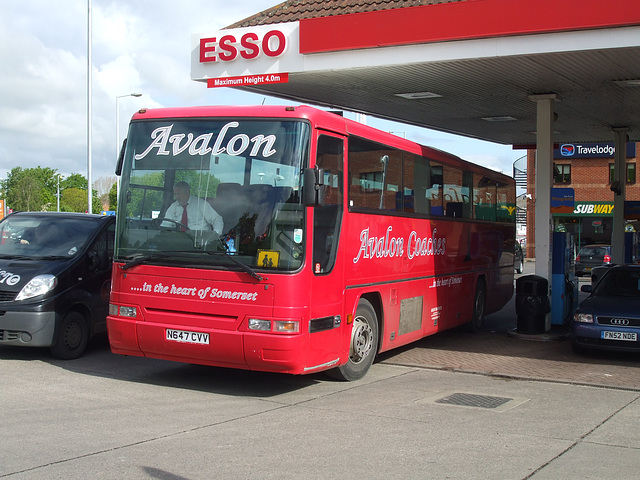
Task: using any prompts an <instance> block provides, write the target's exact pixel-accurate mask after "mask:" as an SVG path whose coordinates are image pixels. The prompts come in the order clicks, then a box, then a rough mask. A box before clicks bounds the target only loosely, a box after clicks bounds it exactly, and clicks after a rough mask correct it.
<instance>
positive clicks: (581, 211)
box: [573, 202, 613, 217]
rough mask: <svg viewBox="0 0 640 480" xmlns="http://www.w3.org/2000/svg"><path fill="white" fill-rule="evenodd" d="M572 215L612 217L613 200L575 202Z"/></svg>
mask: <svg viewBox="0 0 640 480" xmlns="http://www.w3.org/2000/svg"><path fill="white" fill-rule="evenodd" d="M573 216H584V217H612V216H613V202H576V203H575V205H574V207H573Z"/></svg>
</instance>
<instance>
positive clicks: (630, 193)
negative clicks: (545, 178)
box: [525, 143, 640, 258]
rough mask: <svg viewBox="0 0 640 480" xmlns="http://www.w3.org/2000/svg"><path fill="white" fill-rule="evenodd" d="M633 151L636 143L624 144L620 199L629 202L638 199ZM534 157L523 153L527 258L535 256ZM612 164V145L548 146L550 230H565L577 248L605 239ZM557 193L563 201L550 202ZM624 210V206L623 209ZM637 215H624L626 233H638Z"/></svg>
mask: <svg viewBox="0 0 640 480" xmlns="http://www.w3.org/2000/svg"><path fill="white" fill-rule="evenodd" d="M563 147H565V148H564V149H563ZM639 154H640V143H628V144H627V155H626V157H627V160H626V165H627V171H626V175H625V177H626V192H625V198H626V201H627V202H631V203H632V202H640V184H638V183H637V182H638V179H637V171H638V166H637V163H638V156H639ZM535 157H536V151H535V150H528V151H527V193H528V194H530V195H531V198H530V199H527V200H526V202H527V209H526V211H527V242H526V251H525V255H526V257H528V258H535V221H536V219H535V208H534V206H535V174H536V172H535ZM613 164H614V157H613V144H612V143H611V144H607V143H582V144H571V145H568V144H565V145H559V146H558V148H556V149H554V160H553V191H552V192H553V194H552V205H551V211H552V217H553V228H554V231H566V232H569V233H571V234H572V235H573V236H574V241H575V244H576V248H577V249H578V248H580V247H581V246H583V245H586V244H589V243H611V231H612V224H613V200H614V193H613V192H612V191H611V182H612V181H613ZM554 194H555V195H554ZM558 196H560V197H562V198H564V199H565V200H566V201H565V202H560V203H558V202H555V204H554V201H553V199H554V197H558ZM628 206H629V205H627V207H628ZM628 210H629V209H628V208H626V207H625V212H627V211H628ZM634 216H635V217H636V218H634ZM637 217H638V216H637V215H634V214H631V213H629V214H627V213H626V214H625V220H626V231H640V224H639V223H638V221H637Z"/></svg>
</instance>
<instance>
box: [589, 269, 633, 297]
mask: <svg viewBox="0 0 640 480" xmlns="http://www.w3.org/2000/svg"><path fill="white" fill-rule="evenodd" d="M593 293H594V295H607V296H619V297H640V270H635V269H634V270H629V269H615V270H610V271H608V272H607V273H606V275H605V276H604V277H602V280H600V282H598V283H597V284H596V286H595V288H594V291H593Z"/></svg>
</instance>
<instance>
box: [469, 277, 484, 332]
mask: <svg viewBox="0 0 640 480" xmlns="http://www.w3.org/2000/svg"><path fill="white" fill-rule="evenodd" d="M486 300H487V294H486V290H485V287H484V281H483V280H478V283H477V285H476V294H475V297H474V298H473V316H472V317H471V323H470V327H471V330H472V331H473V332H476V333H477V332H479V331H480V330H481V329H482V327H484V307H485V302H486Z"/></svg>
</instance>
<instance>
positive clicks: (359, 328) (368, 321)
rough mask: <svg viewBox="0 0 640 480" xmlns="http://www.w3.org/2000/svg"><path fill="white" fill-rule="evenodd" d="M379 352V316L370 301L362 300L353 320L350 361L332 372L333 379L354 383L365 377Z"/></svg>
mask: <svg viewBox="0 0 640 480" xmlns="http://www.w3.org/2000/svg"><path fill="white" fill-rule="evenodd" d="M377 351H378V316H377V315H376V311H375V310H374V308H373V306H372V305H371V303H370V302H369V301H368V300H365V299H361V300H360V303H358V309H357V310H356V315H355V317H354V318H353V325H352V330H351V341H350V342H349V360H348V361H347V363H345V364H344V365H342V366H340V367H337V368H334V369H333V370H330V371H329V372H328V373H329V375H330V376H331V377H333V378H336V379H338V380H346V381H349V382H350V381H353V380H359V379H360V378H362V377H364V376H365V374H366V373H367V371H368V370H369V367H371V365H372V364H373V360H374V358H375V356H376V353H377Z"/></svg>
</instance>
